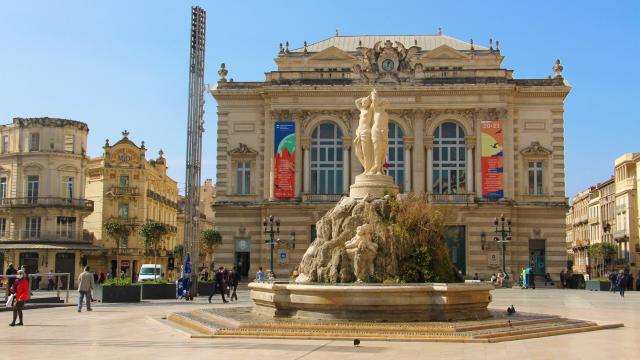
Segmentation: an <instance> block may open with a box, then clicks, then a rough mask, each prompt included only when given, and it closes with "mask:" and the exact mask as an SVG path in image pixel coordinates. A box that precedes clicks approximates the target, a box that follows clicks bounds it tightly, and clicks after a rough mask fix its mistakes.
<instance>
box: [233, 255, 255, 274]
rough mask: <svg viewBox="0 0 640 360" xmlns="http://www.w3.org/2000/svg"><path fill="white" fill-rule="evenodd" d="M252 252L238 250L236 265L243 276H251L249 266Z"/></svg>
mask: <svg viewBox="0 0 640 360" xmlns="http://www.w3.org/2000/svg"><path fill="white" fill-rule="evenodd" d="M250 255H251V253H250V252H236V266H237V267H238V271H239V272H240V275H242V277H249V268H250V267H251V262H250V259H251V256H250Z"/></svg>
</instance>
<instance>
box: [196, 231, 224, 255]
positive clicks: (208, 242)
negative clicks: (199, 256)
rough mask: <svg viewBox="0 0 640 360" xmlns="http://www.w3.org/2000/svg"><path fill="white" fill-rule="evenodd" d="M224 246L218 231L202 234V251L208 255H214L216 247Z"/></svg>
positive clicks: (203, 232)
mask: <svg viewBox="0 0 640 360" xmlns="http://www.w3.org/2000/svg"><path fill="white" fill-rule="evenodd" d="M220 244H222V235H220V233H219V232H218V231H217V230H214V229H207V230H203V231H202V232H201V233H200V249H202V250H203V252H205V253H206V254H207V255H211V254H213V251H214V249H215V248H216V247H218V246H219V245H220Z"/></svg>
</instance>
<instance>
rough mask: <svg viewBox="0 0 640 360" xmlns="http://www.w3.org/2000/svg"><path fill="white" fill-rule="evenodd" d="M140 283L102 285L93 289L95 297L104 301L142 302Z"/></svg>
mask: <svg viewBox="0 0 640 360" xmlns="http://www.w3.org/2000/svg"><path fill="white" fill-rule="evenodd" d="M141 295H142V294H141V287H140V285H128V286H102V285H97V286H96V287H95V289H93V297H94V298H95V299H96V301H100V302H103V303H133V302H140V300H141V299H140V297H141Z"/></svg>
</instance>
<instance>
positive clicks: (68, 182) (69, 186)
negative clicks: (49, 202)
mask: <svg viewBox="0 0 640 360" xmlns="http://www.w3.org/2000/svg"><path fill="white" fill-rule="evenodd" d="M64 196H65V198H67V200H71V199H73V177H70V176H69V177H65V178H64Z"/></svg>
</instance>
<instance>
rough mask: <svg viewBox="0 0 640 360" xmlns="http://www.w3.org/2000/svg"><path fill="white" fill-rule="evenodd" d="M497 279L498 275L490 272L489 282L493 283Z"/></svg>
mask: <svg viewBox="0 0 640 360" xmlns="http://www.w3.org/2000/svg"><path fill="white" fill-rule="evenodd" d="M497 280H498V277H497V276H496V274H495V273H494V274H491V283H492V284H495V283H496V281H497Z"/></svg>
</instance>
